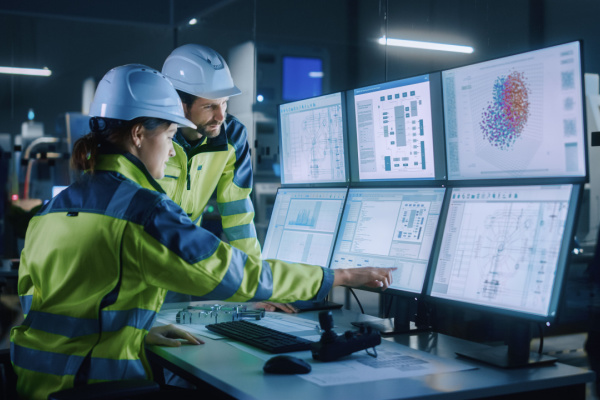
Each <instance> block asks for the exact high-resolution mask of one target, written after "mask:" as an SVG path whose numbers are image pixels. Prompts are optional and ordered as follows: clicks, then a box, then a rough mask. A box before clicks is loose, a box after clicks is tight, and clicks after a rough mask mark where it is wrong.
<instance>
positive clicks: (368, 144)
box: [350, 74, 445, 181]
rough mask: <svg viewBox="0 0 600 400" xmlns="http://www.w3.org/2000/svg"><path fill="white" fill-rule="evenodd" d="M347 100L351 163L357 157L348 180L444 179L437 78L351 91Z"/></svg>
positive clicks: (413, 79) (441, 124)
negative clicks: (351, 119)
mask: <svg viewBox="0 0 600 400" xmlns="http://www.w3.org/2000/svg"><path fill="white" fill-rule="evenodd" d="M352 95H353V98H354V110H353V111H354V121H355V124H354V126H353V127H352V129H353V132H351V133H350V135H351V136H352V140H353V142H354V141H356V144H355V145H354V143H353V146H352V148H353V149H352V154H353V160H354V159H355V158H356V157H358V159H357V160H356V163H354V164H355V165H352V180H353V181H386V180H391V181H394V180H410V179H419V180H434V179H443V178H445V176H444V175H445V168H444V162H443V160H444V157H443V132H442V129H443V122H442V108H441V82H440V74H433V75H430V74H427V75H421V76H418V77H413V78H407V79H402V80H397V81H393V82H385V83H381V84H378V85H373V86H369V87H364V88H360V89H355V90H354V91H353V93H352ZM354 146H355V147H356V152H355V151H354ZM437 152H440V153H439V154H441V156H438V157H437V158H436V154H437ZM354 153H356V154H354ZM438 158H439V159H440V161H439V162H438Z"/></svg>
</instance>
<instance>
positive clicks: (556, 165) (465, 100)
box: [442, 42, 587, 180]
mask: <svg viewBox="0 0 600 400" xmlns="http://www.w3.org/2000/svg"><path fill="white" fill-rule="evenodd" d="M442 82H443V99H444V120H445V130H444V131H445V134H446V154H447V168H448V179H451V180H469V179H507V178H552V177H582V178H585V176H586V173H587V172H586V171H587V168H586V155H585V154H586V146H585V140H586V139H585V136H586V132H585V126H584V116H583V115H584V114H583V109H584V102H583V89H582V74H581V50H580V43H579V42H572V43H567V44H563V45H559V46H554V47H548V48H545V49H542V50H536V51H531V52H527V53H522V54H518V55H513V56H509V57H503V58H499V59H496V60H492V61H486V62H482V63H478V64H473V65H469V66H466V67H461V68H456V69H451V70H447V71H443V72H442Z"/></svg>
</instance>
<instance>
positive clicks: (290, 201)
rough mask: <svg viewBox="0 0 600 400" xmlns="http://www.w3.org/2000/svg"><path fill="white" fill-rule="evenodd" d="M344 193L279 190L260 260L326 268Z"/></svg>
mask: <svg viewBox="0 0 600 400" xmlns="http://www.w3.org/2000/svg"><path fill="white" fill-rule="evenodd" d="M346 193H347V189H346V188H331V189H325V188H295V189H284V188H280V189H279V190H278V191H277V196H276V197H275V204H274V207H273V213H272V215H271V220H270V221H269V227H268V230H267V235H266V237H265V243H264V245H263V251H262V256H263V258H264V259H278V260H283V261H289V262H295V263H307V264H313V265H320V266H322V267H327V266H328V265H329V259H330V256H331V252H332V250H333V244H334V240H335V235H336V233H337V231H338V226H339V222H340V217H341V215H342V210H343V207H344V202H345V199H346Z"/></svg>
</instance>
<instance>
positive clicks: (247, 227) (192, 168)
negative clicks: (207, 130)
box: [159, 115, 261, 257]
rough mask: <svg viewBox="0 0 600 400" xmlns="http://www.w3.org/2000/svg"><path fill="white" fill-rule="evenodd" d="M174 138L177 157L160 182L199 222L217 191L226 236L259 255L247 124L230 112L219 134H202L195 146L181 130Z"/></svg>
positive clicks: (169, 164)
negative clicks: (211, 135)
mask: <svg viewBox="0 0 600 400" xmlns="http://www.w3.org/2000/svg"><path fill="white" fill-rule="evenodd" d="M173 142H174V143H173V144H174V147H175V153H176V155H175V157H172V158H171V159H170V160H169V161H168V163H167V168H166V170H165V177H164V178H163V179H161V180H160V181H159V183H160V184H161V185H162V187H163V189H164V190H165V192H166V193H167V195H169V197H171V198H172V199H173V201H175V203H177V204H179V205H180V206H181V208H183V209H184V210H185V211H186V212H187V214H188V216H189V217H190V218H191V219H192V221H194V223H196V224H198V225H200V223H201V220H202V213H203V212H204V209H205V207H206V205H207V204H208V201H209V199H210V197H211V196H212V194H213V193H214V192H215V189H216V191H217V207H218V210H219V214H220V215H221V222H222V225H223V233H224V234H225V236H226V237H227V240H228V241H229V243H230V244H231V245H233V246H234V247H237V248H238V249H240V250H242V251H244V252H245V253H246V254H250V255H254V256H257V257H260V253H261V250H260V243H259V242H258V239H257V237H256V228H255V227H254V207H253V206H252V201H251V200H250V193H251V192H252V162H251V159H250V147H249V145H248V134H247V132H246V127H244V125H243V124H242V123H241V122H240V121H239V120H238V119H237V118H235V117H234V116H232V115H227V118H226V120H225V122H224V123H223V126H222V127H221V133H220V134H219V136H217V137H215V138H207V137H204V138H203V139H202V140H201V141H200V142H199V143H198V144H196V145H194V146H191V145H190V144H189V143H188V142H187V141H186V139H185V138H184V137H183V135H182V133H181V131H178V132H177V134H176V135H175V138H174V140H173Z"/></svg>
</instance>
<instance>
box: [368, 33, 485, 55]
mask: <svg viewBox="0 0 600 400" xmlns="http://www.w3.org/2000/svg"><path fill="white" fill-rule="evenodd" d="M378 42H379V44H382V45H388V46H398V47H410V48H413V49H425V50H439V51H452V52H455V53H468V54H470V53H472V52H473V51H474V49H473V48H472V47H471V46H460V45H456V44H444V43H434V42H421V41H417V40H404V39H393V38H386V37H385V36H384V37H382V38H379V40H378Z"/></svg>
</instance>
